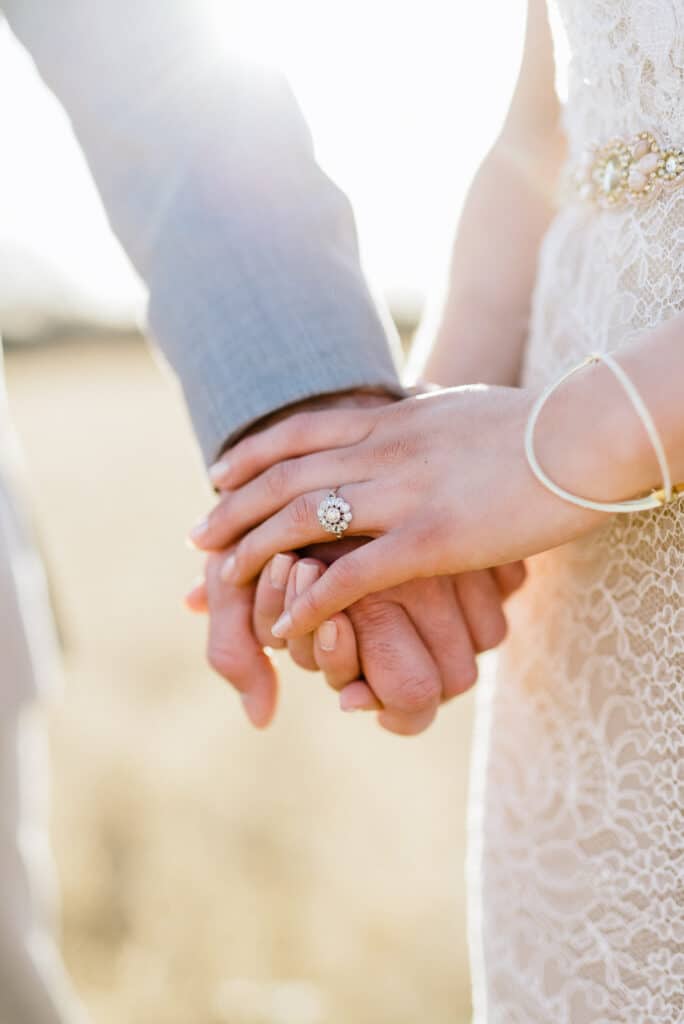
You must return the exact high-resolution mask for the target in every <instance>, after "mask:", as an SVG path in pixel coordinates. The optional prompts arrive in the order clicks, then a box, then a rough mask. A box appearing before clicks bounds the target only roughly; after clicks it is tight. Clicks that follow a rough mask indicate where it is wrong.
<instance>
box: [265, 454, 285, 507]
mask: <svg viewBox="0 0 684 1024" xmlns="http://www.w3.org/2000/svg"><path fill="white" fill-rule="evenodd" d="M291 469H292V467H291V464H290V463H289V462H287V461H285V462H276V463H275V465H274V466H271V468H270V469H268V470H267V471H266V473H265V474H264V483H265V485H266V489H267V491H268V493H269V494H270V495H271V497H272V498H280V497H281V495H282V494H284V493H285V492H286V491H287V488H288V486H289V484H290V480H291V478H292V471H291Z"/></svg>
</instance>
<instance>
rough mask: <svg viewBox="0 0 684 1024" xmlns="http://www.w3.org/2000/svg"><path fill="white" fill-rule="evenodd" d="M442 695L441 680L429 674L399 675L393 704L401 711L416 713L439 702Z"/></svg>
mask: <svg viewBox="0 0 684 1024" xmlns="http://www.w3.org/2000/svg"><path fill="white" fill-rule="evenodd" d="M440 695H441V690H440V685H439V680H438V679H437V678H436V677H435V676H433V675H429V674H412V673H411V674H408V675H405V676H399V677H398V679H397V682H396V685H395V688H394V692H393V694H392V700H391V701H389V700H386V701H385V704H391V706H392V707H394V708H396V709H398V710H399V711H404V712H407V713H409V714H415V713H417V712H420V711H425V710H427V708H429V707H431V706H432V705H434V704H437V703H438V701H439V698H440Z"/></svg>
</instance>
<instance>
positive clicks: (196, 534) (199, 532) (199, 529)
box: [188, 519, 209, 544]
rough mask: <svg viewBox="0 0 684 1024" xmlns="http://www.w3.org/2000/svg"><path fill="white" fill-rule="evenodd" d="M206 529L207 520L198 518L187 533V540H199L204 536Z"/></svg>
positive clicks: (191, 541)
mask: <svg viewBox="0 0 684 1024" xmlns="http://www.w3.org/2000/svg"><path fill="white" fill-rule="evenodd" d="M208 529H209V520H208V519H200V521H199V523H195V525H194V526H193V528H192V530H191V531H190V533H189V534H188V540H189V541H190V543H191V544H192V543H195V542H196V541H200V540H201V539H202V537H204V535H205V534H206V533H207V531H208Z"/></svg>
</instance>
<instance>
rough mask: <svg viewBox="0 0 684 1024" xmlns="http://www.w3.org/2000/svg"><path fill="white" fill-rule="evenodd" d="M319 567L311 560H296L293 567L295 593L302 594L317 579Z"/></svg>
mask: <svg viewBox="0 0 684 1024" xmlns="http://www.w3.org/2000/svg"><path fill="white" fill-rule="evenodd" d="M319 572H320V571H319V568H318V566H317V565H313V564H312V563H311V562H297V568H296V569H295V593H296V594H298V595H299V594H302V593H304V591H305V590H308V589H309V587H310V586H311V584H312V583H315V581H316V580H317V579H318V576H319Z"/></svg>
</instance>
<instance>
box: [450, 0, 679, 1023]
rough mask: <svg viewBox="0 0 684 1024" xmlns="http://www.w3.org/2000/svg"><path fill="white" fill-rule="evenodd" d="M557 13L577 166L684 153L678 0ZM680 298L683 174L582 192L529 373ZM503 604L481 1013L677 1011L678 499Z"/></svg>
mask: <svg viewBox="0 0 684 1024" xmlns="http://www.w3.org/2000/svg"><path fill="white" fill-rule="evenodd" d="M559 7H560V14H561V16H562V19H563V22H564V24H565V28H566V32H567V37H568V42H569V47H570V51H571V63H570V69H569V81H568V84H569V94H568V102H567V105H566V111H565V123H566V130H567V134H568V139H569V145H570V161H571V164H572V165H573V166H574V165H576V164H577V163H578V162H580V161H581V159H582V156H583V153H584V151H585V150H586V147H587V145H588V144H592V143H597V144H602V143H604V142H607V141H608V140H610V139H612V138H614V137H616V136H618V137H625V138H631V137H633V136H635V135H637V134H638V133H640V132H642V131H650V132H652V133H653V134H654V135H655V136H656V137H657V138H658V139H659V140H660V142H661V143H662V145H664V146H668V147H669V146H671V147H673V148H674V149H678V148H680V147H682V148H684V0H559ZM683 310H684V186H683V187H682V188H680V189H679V190H678V191H672V192H670V193H668V194H666V195H663V196H660V197H658V198H656V199H653V201H652V202H650V203H648V204H646V205H643V206H640V207H632V206H629V207H624V208H615V209H608V210H606V209H600V208H597V207H596V206H595V205H592V204H588V203H582V202H579V201H578V202H568V203H566V204H565V205H564V206H563V207H562V208H561V209H560V211H559V213H558V215H557V217H556V218H555V220H554V221H553V223H552V225H551V227H550V230H549V231H548V234H547V236H546V238H545V240H544V244H543V247H542V251H541V257H540V265H539V274H538V280H537V286H536V292H535V300H534V309H533V320H532V327H531V334H530V339H529V347H528V353H527V363H526V371H525V372H526V379H527V381H528V382H529V383H530V384H533V385H542V384H543V383H544V382H546V381H549V380H551V379H553V378H554V377H555V376H556V375H558V374H559V373H560V372H561V371H562V370H563V369H565V368H567V367H568V366H570V365H572V364H574V363H575V362H578V361H579V360H580V359H581V358H583V357H584V355H586V354H587V353H588V352H589V351H591V350H614V349H619V348H620V346H622V345H624V344H626V343H628V342H630V341H632V340H634V339H635V338H636V337H637V336H639V335H640V334H642V333H644V332H648V331H649V330H651V329H652V328H654V327H656V326H657V325H658V324H659V323H661V322H662V321H663V320H666V319H668V318H670V317H673V316H676V315H678V314H679V313H681V312H682V311H683ZM682 345H683V346H684V332H683V336H682ZM682 394H683V398H684V380H683V381H682ZM510 607H511V616H510V617H511V632H510V638H509V640H508V641H507V642H506V644H505V646H504V648H503V652H502V655H501V658H500V662H499V669H498V676H497V678H496V679H494V680H491V681H489V682H485V684H484V685H483V686H482V687H481V689H480V691H479V695H478V701H479V704H478V717H477V727H476V742H475V750H474V761H473V781H472V791H471V814H470V852H469V886H470V889H469V891H470V897H471V908H470V909H471V919H470V929H471V934H470V938H471V953H472V966H473V979H474V1002H475V1021H476V1024H607V1022H611V1024H617V1022H619V1024H677V1022H682V1021H684V500H680V501H679V502H678V503H677V504H676V505H674V506H671V507H669V508H667V509H664V510H660V511H657V512H653V513H644V514H641V515H636V516H622V517H618V518H616V519H615V521H614V522H613V523H612V524H611V525H609V526H607V527H606V528H604V529H602V530H600V531H598V532H596V533H594V534H593V535H591V536H589V537H587V538H585V539H583V540H581V541H579V542H576V543H572V544H569V545H567V546H565V547H563V548H560V549H558V550H556V551H553V552H549V553H547V554H545V555H543V556H540V557H538V558H536V559H535V560H533V562H532V564H531V566H530V579H529V582H528V584H527V585H526V586H525V588H524V590H523V591H522V592H521V593H520V595H518V596H517V597H516V598H515V599H514V601H513V602H512V603H511V606H510Z"/></svg>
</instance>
